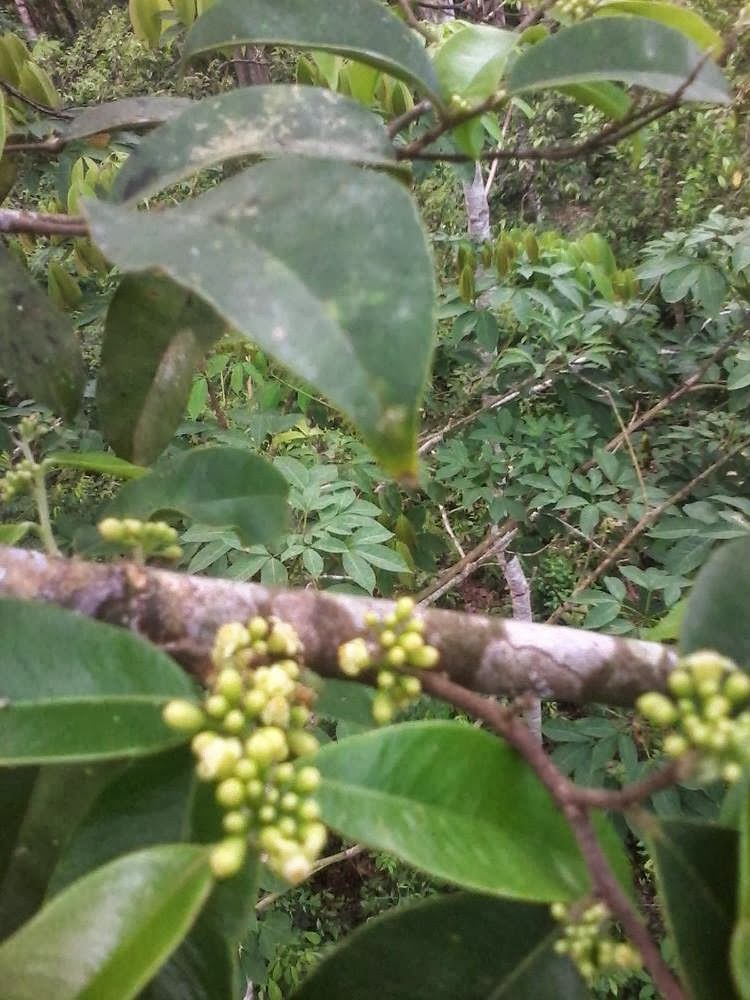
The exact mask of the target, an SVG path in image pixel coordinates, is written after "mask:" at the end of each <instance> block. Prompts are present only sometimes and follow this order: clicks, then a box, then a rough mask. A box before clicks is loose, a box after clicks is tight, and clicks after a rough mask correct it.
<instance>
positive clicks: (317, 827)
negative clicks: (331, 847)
mask: <svg viewBox="0 0 750 1000" xmlns="http://www.w3.org/2000/svg"><path fill="white" fill-rule="evenodd" d="M327 840H328V830H326V828H325V826H324V825H323V824H322V823H310V824H309V826H306V827H305V828H304V830H303V831H302V849H303V850H304V852H305V854H306V855H307V856H308V857H314V858H315V857H317V856H318V855H319V854H320V852H321V851H322V850H323V848H324V847H325V846H326V842H327Z"/></svg>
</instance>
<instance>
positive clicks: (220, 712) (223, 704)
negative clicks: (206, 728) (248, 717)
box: [205, 694, 229, 719]
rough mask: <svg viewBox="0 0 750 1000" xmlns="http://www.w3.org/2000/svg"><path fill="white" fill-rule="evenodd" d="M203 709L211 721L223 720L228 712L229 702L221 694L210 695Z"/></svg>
mask: <svg viewBox="0 0 750 1000" xmlns="http://www.w3.org/2000/svg"><path fill="white" fill-rule="evenodd" d="M205 708H206V712H207V713H208V715H210V716H211V718H212V719H223V718H224V716H225V715H226V714H227V712H228V711H229V702H228V701H227V699H226V698H225V697H224V695H223V694H212V695H210V696H209V697H208V698H206V702H205Z"/></svg>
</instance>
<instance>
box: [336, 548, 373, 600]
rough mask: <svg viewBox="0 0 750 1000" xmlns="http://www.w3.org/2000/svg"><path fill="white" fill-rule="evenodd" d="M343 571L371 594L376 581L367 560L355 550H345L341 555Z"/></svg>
mask: <svg viewBox="0 0 750 1000" xmlns="http://www.w3.org/2000/svg"><path fill="white" fill-rule="evenodd" d="M341 562H342V563H343V566H344V572H345V573H346V574H347V575H348V576H350V577H351V578H352V580H354V582H355V583H356V584H357V585H358V586H360V587H361V588H362V589H363V590H366V591H367V593H368V594H371V593H372V592H373V590H375V585H376V583H377V581H376V579H375V574H374V573H373V571H372V567H371V566H370V564H369V562H367V560H366V559H364V558H363V556H361V555H359V554H358V553H357V552H345V553H344V554H343V556H342V557H341Z"/></svg>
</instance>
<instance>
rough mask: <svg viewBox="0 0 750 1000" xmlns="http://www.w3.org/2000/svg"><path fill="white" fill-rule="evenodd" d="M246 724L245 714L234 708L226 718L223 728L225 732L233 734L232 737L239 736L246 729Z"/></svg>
mask: <svg viewBox="0 0 750 1000" xmlns="http://www.w3.org/2000/svg"><path fill="white" fill-rule="evenodd" d="M246 722H247V719H246V718H245V715H244V712H241V711H240V709H239V708H233V709H231V711H229V712H227V714H226V715H225V716H224V719H223V721H222V727H223V729H224V731H225V732H227V733H231V734H232V736H238V735H239V734H240V733H241V732H242V730H243V729H244V728H245V724H246Z"/></svg>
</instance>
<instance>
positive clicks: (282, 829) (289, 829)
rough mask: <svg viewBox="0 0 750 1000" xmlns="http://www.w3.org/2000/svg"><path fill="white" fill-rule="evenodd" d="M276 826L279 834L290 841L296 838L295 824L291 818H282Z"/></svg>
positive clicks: (296, 828)
mask: <svg viewBox="0 0 750 1000" xmlns="http://www.w3.org/2000/svg"><path fill="white" fill-rule="evenodd" d="M276 826H277V827H278V828H279V833H280V834H282V835H283V836H284V837H289V839H290V840H291V839H293V838H295V837H296V836H297V830H298V827H297V822H296V820H295V819H293V818H292V817H291V816H282V817H281V819H280V820H279V822H278V823H277V824H276Z"/></svg>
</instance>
